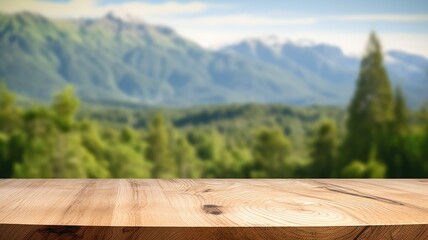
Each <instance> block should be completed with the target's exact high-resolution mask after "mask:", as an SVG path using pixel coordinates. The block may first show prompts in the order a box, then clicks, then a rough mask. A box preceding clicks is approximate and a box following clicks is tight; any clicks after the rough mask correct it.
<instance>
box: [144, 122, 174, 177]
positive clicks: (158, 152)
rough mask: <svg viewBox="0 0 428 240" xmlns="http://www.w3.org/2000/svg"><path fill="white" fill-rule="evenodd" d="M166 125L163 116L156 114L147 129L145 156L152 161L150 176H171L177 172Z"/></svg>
mask: <svg viewBox="0 0 428 240" xmlns="http://www.w3.org/2000/svg"><path fill="white" fill-rule="evenodd" d="M167 127H168V126H167V123H166V122H165V119H164V118H163V116H162V115H160V114H156V115H155V116H154V117H153V119H152V121H151V122H150V125H149V129H148V136H147V149H146V157H147V159H148V160H149V161H150V162H151V163H153V170H152V176H153V177H155V178H173V177H175V176H176V174H177V168H176V164H175V162H174V158H173V155H172V153H171V147H172V146H171V142H170V139H171V136H170V135H169V132H168V129H167Z"/></svg>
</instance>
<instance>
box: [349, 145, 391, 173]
mask: <svg viewBox="0 0 428 240" xmlns="http://www.w3.org/2000/svg"><path fill="white" fill-rule="evenodd" d="M385 174H386V166H385V164H383V163H381V162H379V161H378V160H377V159H376V150H375V148H372V151H371V152H370V157H369V160H368V162H367V163H364V162H361V161H359V160H355V161H352V162H351V163H350V164H349V165H348V166H346V167H345V168H344V169H343V170H342V176H344V177H350V178H384V177H385Z"/></svg>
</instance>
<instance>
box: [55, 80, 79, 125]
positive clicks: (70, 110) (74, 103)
mask: <svg viewBox="0 0 428 240" xmlns="http://www.w3.org/2000/svg"><path fill="white" fill-rule="evenodd" d="M78 108H79V100H78V99H77V98H76V97H75V96H74V89H73V88H72V87H67V88H65V90H64V91H63V92H62V93H60V94H57V95H56V96H55V98H54V101H53V105H52V109H53V110H54V112H55V114H56V116H57V120H58V124H59V126H61V127H63V128H65V129H68V128H70V127H71V126H72V125H73V121H74V117H75V114H76V112H77V110H78Z"/></svg>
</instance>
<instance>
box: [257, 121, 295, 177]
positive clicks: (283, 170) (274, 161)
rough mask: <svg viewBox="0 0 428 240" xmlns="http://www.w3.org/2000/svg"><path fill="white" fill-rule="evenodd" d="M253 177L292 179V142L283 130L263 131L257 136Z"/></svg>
mask: <svg viewBox="0 0 428 240" xmlns="http://www.w3.org/2000/svg"><path fill="white" fill-rule="evenodd" d="M255 141H256V142H255V144H254V146H253V157H254V166H253V169H254V170H253V171H251V176H252V177H264V178H266V177H272V178H279V177H291V172H292V171H291V170H292V169H290V164H289V162H288V161H287V160H288V157H289V155H290V150H291V146H290V142H289V140H288V139H287V137H285V136H284V134H283V133H282V131H281V129H262V130H260V131H259V132H258V133H257V134H256V136H255Z"/></svg>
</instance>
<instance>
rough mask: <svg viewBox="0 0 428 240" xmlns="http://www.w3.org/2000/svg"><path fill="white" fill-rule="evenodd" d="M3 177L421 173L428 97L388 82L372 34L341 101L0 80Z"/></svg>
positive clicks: (425, 162) (425, 161)
mask: <svg viewBox="0 0 428 240" xmlns="http://www.w3.org/2000/svg"><path fill="white" fill-rule="evenodd" d="M284 94H286V93H284ZM0 177H2V178H11V177H13V178H309V177H310V178H329V177H347V178H383V177H387V178H403V177H428V106H425V107H422V108H420V109H409V108H408V107H407V105H406V97H405V96H404V94H403V93H402V91H401V89H400V88H399V87H398V88H396V89H392V87H391V83H390V81H389V78H388V75H387V73H386V71H385V68H384V65H383V56H382V50H381V46H380V43H379V41H378V39H377V37H376V36H375V34H372V35H371V36H370V41H369V43H368V46H367V52H366V54H365V56H364V58H363V59H362V61H361V65H360V72H359V76H358V79H357V86H356V90H355V92H354V95H353V98H352V100H351V102H350V104H349V106H347V108H341V107H333V106H312V107H291V106H286V105H282V104H255V103H254V104H228V105H212V106H198V107H192V108H161V107H144V108H135V107H134V108H126V107H112V106H107V107H106V106H100V105H90V104H87V103H82V102H80V100H79V99H78V98H77V97H76V96H75V93H74V88H73V87H67V88H66V89H64V91H62V92H60V93H56V94H55V95H54V97H53V99H52V102H51V103H50V104H31V101H29V102H27V104H20V103H19V101H17V96H16V94H14V93H13V92H11V91H9V90H8V89H7V87H6V86H2V87H1V89H0Z"/></svg>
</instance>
